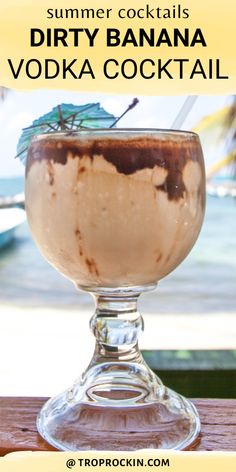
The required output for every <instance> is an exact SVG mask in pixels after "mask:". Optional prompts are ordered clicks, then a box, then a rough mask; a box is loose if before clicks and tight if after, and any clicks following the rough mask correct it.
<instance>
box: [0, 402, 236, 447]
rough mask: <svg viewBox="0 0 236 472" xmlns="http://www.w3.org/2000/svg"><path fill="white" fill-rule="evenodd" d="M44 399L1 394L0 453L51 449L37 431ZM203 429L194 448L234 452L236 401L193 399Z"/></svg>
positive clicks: (235, 440)
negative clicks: (38, 417)
mask: <svg viewBox="0 0 236 472" xmlns="http://www.w3.org/2000/svg"><path fill="white" fill-rule="evenodd" d="M45 401H46V398H36V397H32V398H31V397H24V398H23V397H0V455H2V456H3V455H5V454H7V453H9V452H13V451H24V450H28V451H29V450H30V451H52V450H53V448H52V447H50V446H49V445H48V444H47V443H46V442H45V441H44V440H43V439H41V437H40V436H39V434H38V433H37V429H36V424H35V422H36V416H37V413H38V411H39V410H40V408H41V406H42V405H43V403H44V402H45ZM193 403H194V404H195V405H196V407H197V409H198V412H199V414H200V418H201V424H202V432H201V436H200V441H199V443H198V444H197V445H196V447H195V450H196V451H236V400H215V399H210V400H208V399H201V400H193Z"/></svg>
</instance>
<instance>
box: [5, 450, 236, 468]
mask: <svg viewBox="0 0 236 472" xmlns="http://www.w3.org/2000/svg"><path fill="white" fill-rule="evenodd" d="M0 470H1V472H16V471H17V472H32V471H34V472H68V471H74V472H76V471H83V472H87V471H90V472H91V471H93V472H95V471H96V472H104V471H106V472H108V471H109V470H110V471H111V472H113V471H114V470H115V471H117V472H123V471H124V470H125V471H127V470H130V471H131V470H132V471H133V472H142V470H145V472H151V471H154V470H166V471H167V470H168V471H169V472H222V471H225V472H235V470H236V453H223V452H219V453H211V452H208V453H200V452H173V451H172V452H168V451H149V452H144V451H137V452H135V453H124V452H117V453H109V452H106V453H105V452H96V453H95V452H78V453H75V452H73V453H65V452H50V453H47V452H41V453H40V452H39V453H38V452H29V453H28V452H27V453H23V452H20V453H19V452H18V453H12V454H9V455H7V456H6V457H4V458H2V459H0Z"/></svg>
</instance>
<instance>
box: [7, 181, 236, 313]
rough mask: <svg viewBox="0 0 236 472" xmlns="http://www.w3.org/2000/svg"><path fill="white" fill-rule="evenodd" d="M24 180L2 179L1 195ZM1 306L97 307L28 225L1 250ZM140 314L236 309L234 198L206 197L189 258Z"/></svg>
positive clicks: (144, 304) (19, 186)
mask: <svg viewBox="0 0 236 472" xmlns="http://www.w3.org/2000/svg"><path fill="white" fill-rule="evenodd" d="M23 186H24V183H23V178H16V179H0V194H1V195H11V194H14V193H17V192H21V191H23ZM0 304H11V305H15V306H16V305H20V306H38V307H53V306H57V307H58V308H59V307H60V308H68V309H78V310H79V309H80V308H86V307H87V308H90V307H92V305H93V302H92V299H91V296H90V295H88V294H86V293H83V292H81V291H77V290H76V289H75V287H74V285H73V284H72V283H71V282H70V281H68V280H67V279H65V278H64V277H62V276H61V275H60V274H58V273H57V271H56V270H55V269H53V268H52V267H51V266H50V265H49V264H48V263H47V262H46V261H45V260H44V259H43V257H42V256H41V255H40V253H39V251H38V249H37V248H36V246H35V244H34V242H33V239H32V237H31V235H30V232H29V229H28V226H27V223H25V224H23V225H22V226H21V227H20V228H19V229H18V231H17V233H16V238H15V240H14V242H13V243H12V244H11V245H10V246H9V247H7V248H5V249H3V250H2V251H0ZM140 309H141V311H142V312H145V311H146V312H149V313H153V314H158V313H172V314H174V313H176V314H177V313H187V314H204V313H236V200H234V199H233V198H231V197H225V198H217V197H208V198H207V207H206V216H205V222H204V225H203V228H202V232H201V234H200V237H199V239H198V241H197V243H196V245H195V247H194V249H193V250H192V251H191V253H190V255H189V256H188V257H187V258H186V260H185V261H184V262H183V263H182V264H181V265H180V266H179V267H178V268H177V269H176V270H175V271H174V272H173V273H172V274H170V275H169V276H167V277H166V278H165V279H163V280H162V281H161V282H160V284H159V286H158V288H157V290H156V291H154V292H150V293H148V294H145V295H143V296H142V297H141V301H140Z"/></svg>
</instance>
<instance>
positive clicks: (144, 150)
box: [26, 133, 204, 200]
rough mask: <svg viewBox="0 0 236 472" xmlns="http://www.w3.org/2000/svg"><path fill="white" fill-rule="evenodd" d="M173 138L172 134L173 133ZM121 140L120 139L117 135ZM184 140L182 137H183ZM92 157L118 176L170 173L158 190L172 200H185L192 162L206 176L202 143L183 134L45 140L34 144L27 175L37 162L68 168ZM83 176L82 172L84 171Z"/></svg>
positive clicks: (63, 137) (71, 137)
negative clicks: (111, 167) (188, 165)
mask: <svg viewBox="0 0 236 472" xmlns="http://www.w3.org/2000/svg"><path fill="white" fill-rule="evenodd" d="M170 134H171V133H170ZM117 136H118V135H117ZM179 136H180V137H179ZM85 155H86V156H89V157H90V159H91V160H93V159H94V158H96V156H98V155H102V156H103V157H104V159H105V160H106V161H107V162H109V163H111V164H113V165H114V166H115V168H116V170H117V172H119V173H121V174H125V175H131V174H133V173H135V172H137V171H140V170H143V169H153V168H154V167H155V166H157V167H162V168H164V169H166V170H167V171H168V173H167V177H166V180H165V182H164V183H163V184H162V185H160V186H157V187H156V188H157V189H158V190H161V191H164V192H167V194H168V198H169V200H178V199H179V198H182V197H183V194H184V192H185V190H186V189H185V185H184V182H183V169H184V167H185V165H186V163H187V162H188V161H190V160H191V161H197V162H199V164H200V166H201V168H202V173H203V175H204V170H203V159H202V151H201V146H200V143H199V140H198V138H197V136H195V135H194V134H193V135H192V134H189V135H188V134H184V133H183V134H182V135H181V134H180V135H178V138H177V139H176V140H175V139H173V137H172V138H171V137H170V138H169V139H168V135H167V137H165V138H164V139H161V138H159V139H158V136H155V133H153V135H151V134H150V135H147V136H146V135H145V133H143V134H142V135H140V136H134V135H133V136H132V135H131V136H130V137H128V138H126V139H120V138H119V136H118V137H115V138H114V137H112V136H111V137H110V136H109V137H107V136H99V137H97V136H94V138H92V137H89V138H86V137H83V138H82V139H80V138H79V137H74V136H63V135H62V136H57V137H53V136H45V138H40V139H39V140H35V141H33V142H32V144H31V146H30V149H29V153H28V159H27V167H26V174H27V172H28V171H29V169H30V167H31V166H32V164H33V163H34V162H35V161H41V160H44V159H45V160H47V161H49V162H54V163H59V164H61V165H65V164H66V162H67V160H68V159H70V158H75V157H79V158H82V157H84V156H85ZM81 172H82V170H81Z"/></svg>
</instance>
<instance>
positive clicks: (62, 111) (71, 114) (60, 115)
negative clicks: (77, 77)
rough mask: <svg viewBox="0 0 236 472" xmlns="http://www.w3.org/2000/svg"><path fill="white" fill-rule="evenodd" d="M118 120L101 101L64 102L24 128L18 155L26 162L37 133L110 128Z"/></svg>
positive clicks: (18, 146)
mask: <svg viewBox="0 0 236 472" xmlns="http://www.w3.org/2000/svg"><path fill="white" fill-rule="evenodd" d="M116 121H117V119H116V117H115V116H114V115H112V114H111V113H108V112H107V111H105V110H104V109H103V108H102V107H101V106H100V104H99V103H88V104H86V105H80V106H75V105H68V104H64V103H63V104H61V105H58V106H56V107H54V108H53V109H52V111H50V112H49V113H46V115H43V116H41V117H40V118H38V119H37V120H35V121H33V124H32V125H31V126H29V127H27V128H24V129H23V132H22V135H21V137H20V139H19V142H18V145H17V156H16V157H19V158H20V160H21V161H22V162H23V163H24V164H25V161H26V157H27V149H28V147H29V144H30V141H31V139H32V138H33V137H34V136H36V135H37V134H44V133H50V132H51V133H55V132H58V131H66V132H73V131H76V130H78V129H81V128H82V129H83V128H110V127H112V126H113V124H114V123H115V122H116Z"/></svg>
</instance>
